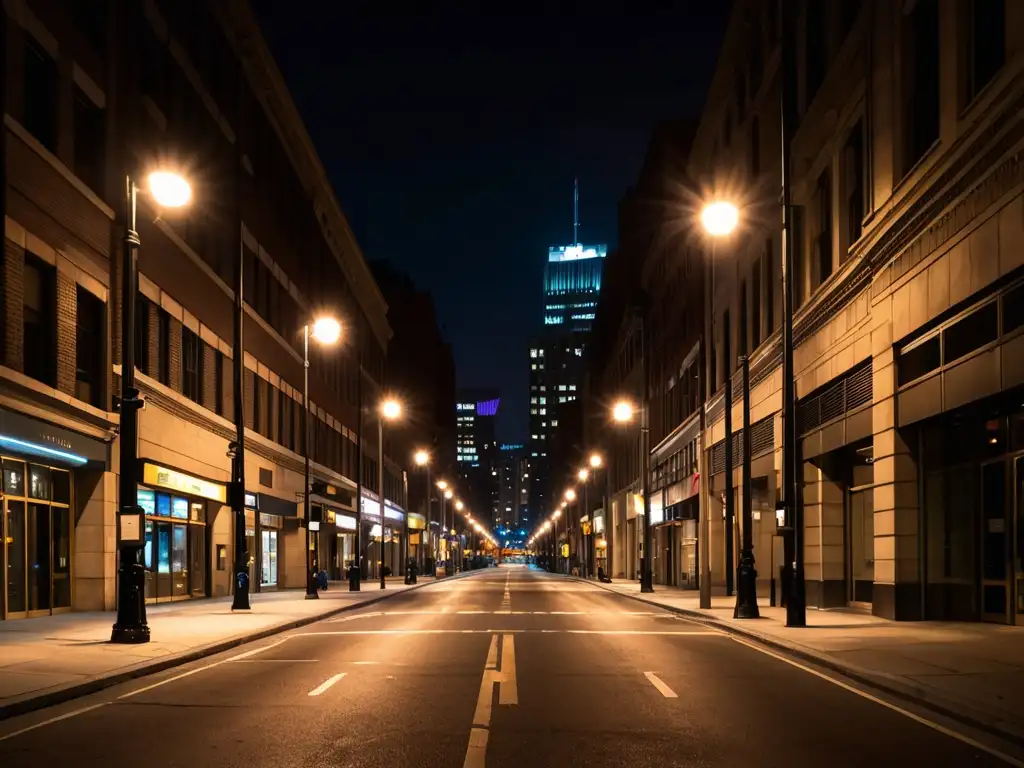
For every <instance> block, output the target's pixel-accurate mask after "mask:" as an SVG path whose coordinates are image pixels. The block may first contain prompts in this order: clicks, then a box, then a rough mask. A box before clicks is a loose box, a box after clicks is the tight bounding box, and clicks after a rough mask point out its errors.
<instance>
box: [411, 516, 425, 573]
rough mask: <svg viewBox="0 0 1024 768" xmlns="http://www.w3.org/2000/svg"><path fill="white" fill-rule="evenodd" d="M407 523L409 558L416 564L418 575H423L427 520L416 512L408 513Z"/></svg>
mask: <svg viewBox="0 0 1024 768" xmlns="http://www.w3.org/2000/svg"><path fill="white" fill-rule="evenodd" d="M408 515H409V516H408V518H407V519H408V521H409V558H410V559H411V560H412V561H413V562H415V563H416V570H417V572H418V573H424V572H425V569H426V567H427V558H428V557H429V556H430V553H429V552H427V546H426V544H427V534H426V528H427V519H426V518H425V517H424V516H423V515H420V514H417V513H416V512H409V513H408Z"/></svg>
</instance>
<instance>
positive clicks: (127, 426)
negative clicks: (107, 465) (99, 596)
mask: <svg viewBox="0 0 1024 768" xmlns="http://www.w3.org/2000/svg"><path fill="white" fill-rule="evenodd" d="M147 189H148V192H149V194H150V196H151V197H152V199H153V200H154V201H155V202H156V203H157V205H160V206H162V207H164V208H178V207H181V206H183V205H185V204H186V203H187V202H188V201H189V199H190V198H191V196H192V190H191V188H190V187H189V184H188V182H187V181H185V179H184V178H182V177H181V176H179V175H178V174H176V173H173V172H171V171H165V170H161V171H154V172H153V173H151V174H149V177H148V186H147ZM138 194H139V188H138V187H137V186H136V184H135V181H134V180H133V179H132V177H131V176H125V184H124V248H123V249H122V253H121V402H120V408H121V445H120V467H119V470H120V477H119V478H118V485H119V487H118V491H119V494H120V499H121V509H120V512H119V513H118V521H119V525H118V536H119V543H118V550H119V555H120V563H119V565H118V580H117V598H118V599H117V619H116V620H115V622H114V626H113V628H112V629H111V633H110V641H111V642H112V643H133V644H134V643H148V642H149V624H148V623H147V622H146V594H145V592H146V566H145V563H144V562H143V558H142V553H143V549H144V542H145V530H146V523H145V515H144V512H143V510H142V507H140V506H139V487H138V485H137V482H138V480H137V475H136V464H137V463H138V435H139V410H140V409H141V408H142V400H141V398H140V397H139V390H138V389H137V388H136V387H135V306H136V304H137V303H138V302H137V300H136V298H135V297H136V294H137V293H138V290H139V285H138V284H139V275H138V257H139V254H138V248H139V234H138V230H137V226H138V224H137V215H136V212H137V207H138V206H137V204H138ZM241 354H242V353H241V352H240V351H239V348H238V347H237V346H236V347H235V356H236V357H238V356H240V355H241ZM243 515H244V509H243ZM242 536H243V541H244V536H245V520H244V518H243V520H242ZM243 546H244V545H243ZM246 590H247V591H246V593H245V598H246V605H245V606H244V607H246V608H248V607H249V606H248V584H246Z"/></svg>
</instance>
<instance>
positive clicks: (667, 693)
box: [644, 672, 679, 699]
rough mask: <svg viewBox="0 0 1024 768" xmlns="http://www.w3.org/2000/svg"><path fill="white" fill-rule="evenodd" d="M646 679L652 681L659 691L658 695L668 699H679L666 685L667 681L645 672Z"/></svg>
mask: <svg viewBox="0 0 1024 768" xmlns="http://www.w3.org/2000/svg"><path fill="white" fill-rule="evenodd" d="M644 677H646V678H647V679H648V680H650V681H651V685H653V686H654V687H655V688H657V689H658V693H660V694H661V695H662V696H664V697H665V698H666V699H678V698H679V697H678V696H676V692H675V691H673V690H672V689H671V688H669V687H668V686H667V685H665V681H664V680H662V679H661V678H660V677H658V676H657V675H656V674H654V673H653V672H644Z"/></svg>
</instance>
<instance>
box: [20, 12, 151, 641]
mask: <svg viewBox="0 0 1024 768" xmlns="http://www.w3.org/2000/svg"><path fill="white" fill-rule="evenodd" d="M5 14H6V11H4V10H3V9H0V16H2V15H5ZM6 55H7V51H6V50H4V51H2V52H0V56H6ZM0 183H6V179H0ZM124 183H125V186H124V244H123V246H122V252H121V451H120V456H121V460H120V467H119V470H120V475H119V477H118V493H119V495H120V499H121V510H120V513H119V515H118V522H119V526H118V537H119V547H118V553H119V556H120V562H119V564H118V578H117V619H116V621H115V622H114V626H113V629H112V630H111V633H110V641H111V642H113V643H148V642H149V624H148V623H147V622H146V594H145V591H146V571H145V564H144V563H143V562H142V552H143V546H144V542H145V525H146V521H145V518H144V516H143V511H142V508H141V507H140V506H139V487H138V467H137V465H138V435H139V409H140V408H141V407H142V401H141V400H140V399H139V390H138V389H136V388H135V302H136V298H135V296H136V293H137V292H138V287H137V280H138V278H137V272H136V269H137V266H136V261H137V258H138V247H139V235H138V233H137V232H136V230H135V226H136V223H135V210H136V195H137V190H136V188H135V182H134V181H132V179H131V177H130V176H127V177H125V182H124Z"/></svg>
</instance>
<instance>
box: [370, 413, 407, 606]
mask: <svg viewBox="0 0 1024 768" xmlns="http://www.w3.org/2000/svg"><path fill="white" fill-rule="evenodd" d="M401 415H402V405H401V403H399V402H398V401H397V400H395V399H394V398H390V397H389V398H387V399H386V400H384V402H382V403H381V404H380V408H379V409H378V412H377V493H378V495H379V496H380V548H379V550H378V554H379V555H380V588H381V589H386V588H387V584H386V583H385V581H384V522H385V519H386V515H385V514H384V510H385V505H386V502H385V500H384V421H385V420H387V421H395V420H396V419H398V418H399V417H401ZM408 513H409V511H408V510H406V514H408Z"/></svg>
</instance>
